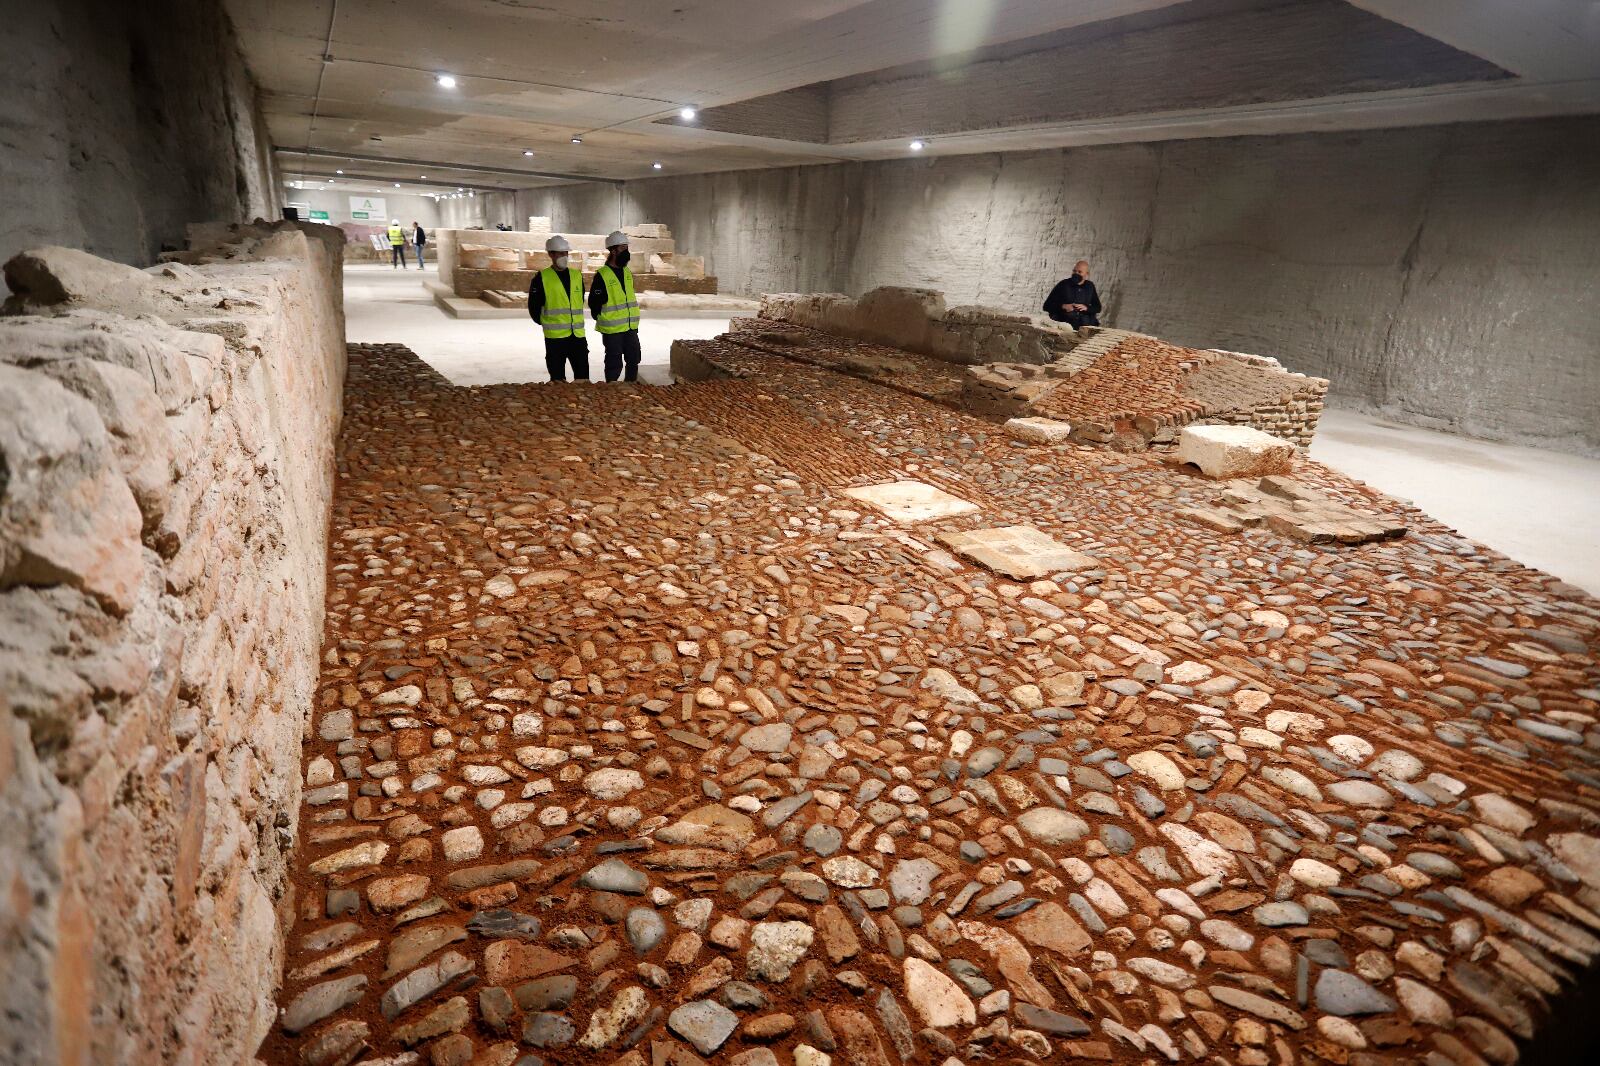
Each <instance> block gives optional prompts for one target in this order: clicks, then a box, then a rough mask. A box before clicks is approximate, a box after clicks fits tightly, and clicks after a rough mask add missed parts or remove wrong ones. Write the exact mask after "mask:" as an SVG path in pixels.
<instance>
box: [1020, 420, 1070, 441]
mask: <svg viewBox="0 0 1600 1066" xmlns="http://www.w3.org/2000/svg"><path fill="white" fill-rule="evenodd" d="M1005 430H1006V435H1007V436H1010V437H1015V438H1016V439H1017V440H1025V441H1028V442H1029V443H1031V444H1063V443H1065V442H1066V441H1067V440H1068V439H1070V438H1071V436H1072V426H1071V424H1070V423H1067V422H1062V421H1061V420H1059V419H1055V418H1043V417H1041V416H1038V415H1034V416H1032V417H1029V418H1013V419H1009V420H1008V421H1007V422H1006V425H1005Z"/></svg>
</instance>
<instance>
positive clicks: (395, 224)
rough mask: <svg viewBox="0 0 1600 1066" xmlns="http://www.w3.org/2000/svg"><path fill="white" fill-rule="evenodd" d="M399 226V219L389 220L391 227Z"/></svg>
mask: <svg viewBox="0 0 1600 1066" xmlns="http://www.w3.org/2000/svg"><path fill="white" fill-rule="evenodd" d="M399 224H400V220H399V219H398V218H391V219H390V220H389V225H391V226H398V225H399Z"/></svg>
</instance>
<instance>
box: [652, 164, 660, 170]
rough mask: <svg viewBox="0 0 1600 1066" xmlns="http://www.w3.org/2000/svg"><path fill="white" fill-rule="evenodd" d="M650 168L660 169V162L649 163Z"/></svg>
mask: <svg viewBox="0 0 1600 1066" xmlns="http://www.w3.org/2000/svg"><path fill="white" fill-rule="evenodd" d="M650 169H651V170H660V169H661V164H660V163H651V164H650Z"/></svg>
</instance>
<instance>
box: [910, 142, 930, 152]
mask: <svg viewBox="0 0 1600 1066" xmlns="http://www.w3.org/2000/svg"><path fill="white" fill-rule="evenodd" d="M926 147H928V146H927V144H925V143H924V142H922V141H912V142H911V144H910V148H911V150H912V151H913V152H920V151H922V150H923V149H924V148H926Z"/></svg>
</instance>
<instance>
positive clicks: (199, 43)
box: [0, 0, 320, 265]
mask: <svg viewBox="0 0 1600 1066" xmlns="http://www.w3.org/2000/svg"><path fill="white" fill-rule="evenodd" d="M4 12H5V17H4V18H0V54H3V55H4V56H5V57H6V61H5V63H4V64H0V145H3V149H0V188H3V189H4V190H5V195H4V197H0V262H4V261H5V260H7V259H9V258H10V257H11V256H12V255H14V254H16V253H17V252H19V251H21V250H22V249H24V248H31V247H36V246H39V245H45V244H58V245H65V246H68V247H72V248H82V249H85V250H87V251H90V252H93V253H95V254H96V255H102V256H106V257H107V258H110V259H115V260H117V261H119V262H124V263H133V264H137V265H144V264H147V263H151V262H153V261H154V260H155V258H156V256H157V255H158V254H159V253H160V251H161V250H162V249H163V248H180V247H182V245H183V227H184V225H185V224H186V223H187V222H189V221H190V220H192V219H196V218H223V219H229V220H239V221H243V220H246V219H250V218H253V217H256V216H264V217H267V218H272V217H275V216H276V215H277V214H278V193H279V188H278V181H277V176H276V168H275V166H274V164H273V157H272V144H271V138H270V135H269V133H268V130H267V124H266V122H265V120H264V119H263V118H262V116H261V111H260V108H259V106H258V102H257V92H256V87H255V83H254V82H253V81H252V80H251V78H250V74H249V72H248V71H247V70H246V69H245V65H244V61H243V60H242V59H241V58H240V55H239V48H238V45H237V43H236V41H235V37H234V32H233V28H232V26H231V25H230V24H229V21H228V18H227V15H226V14H225V13H224V12H223V9H222V5H221V3H220V2H219V0H149V2H147V3H138V4H130V3H126V2H123V0H50V2H49V3H14V4H6V5H5V7H4ZM319 39H320V38H319Z"/></svg>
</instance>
